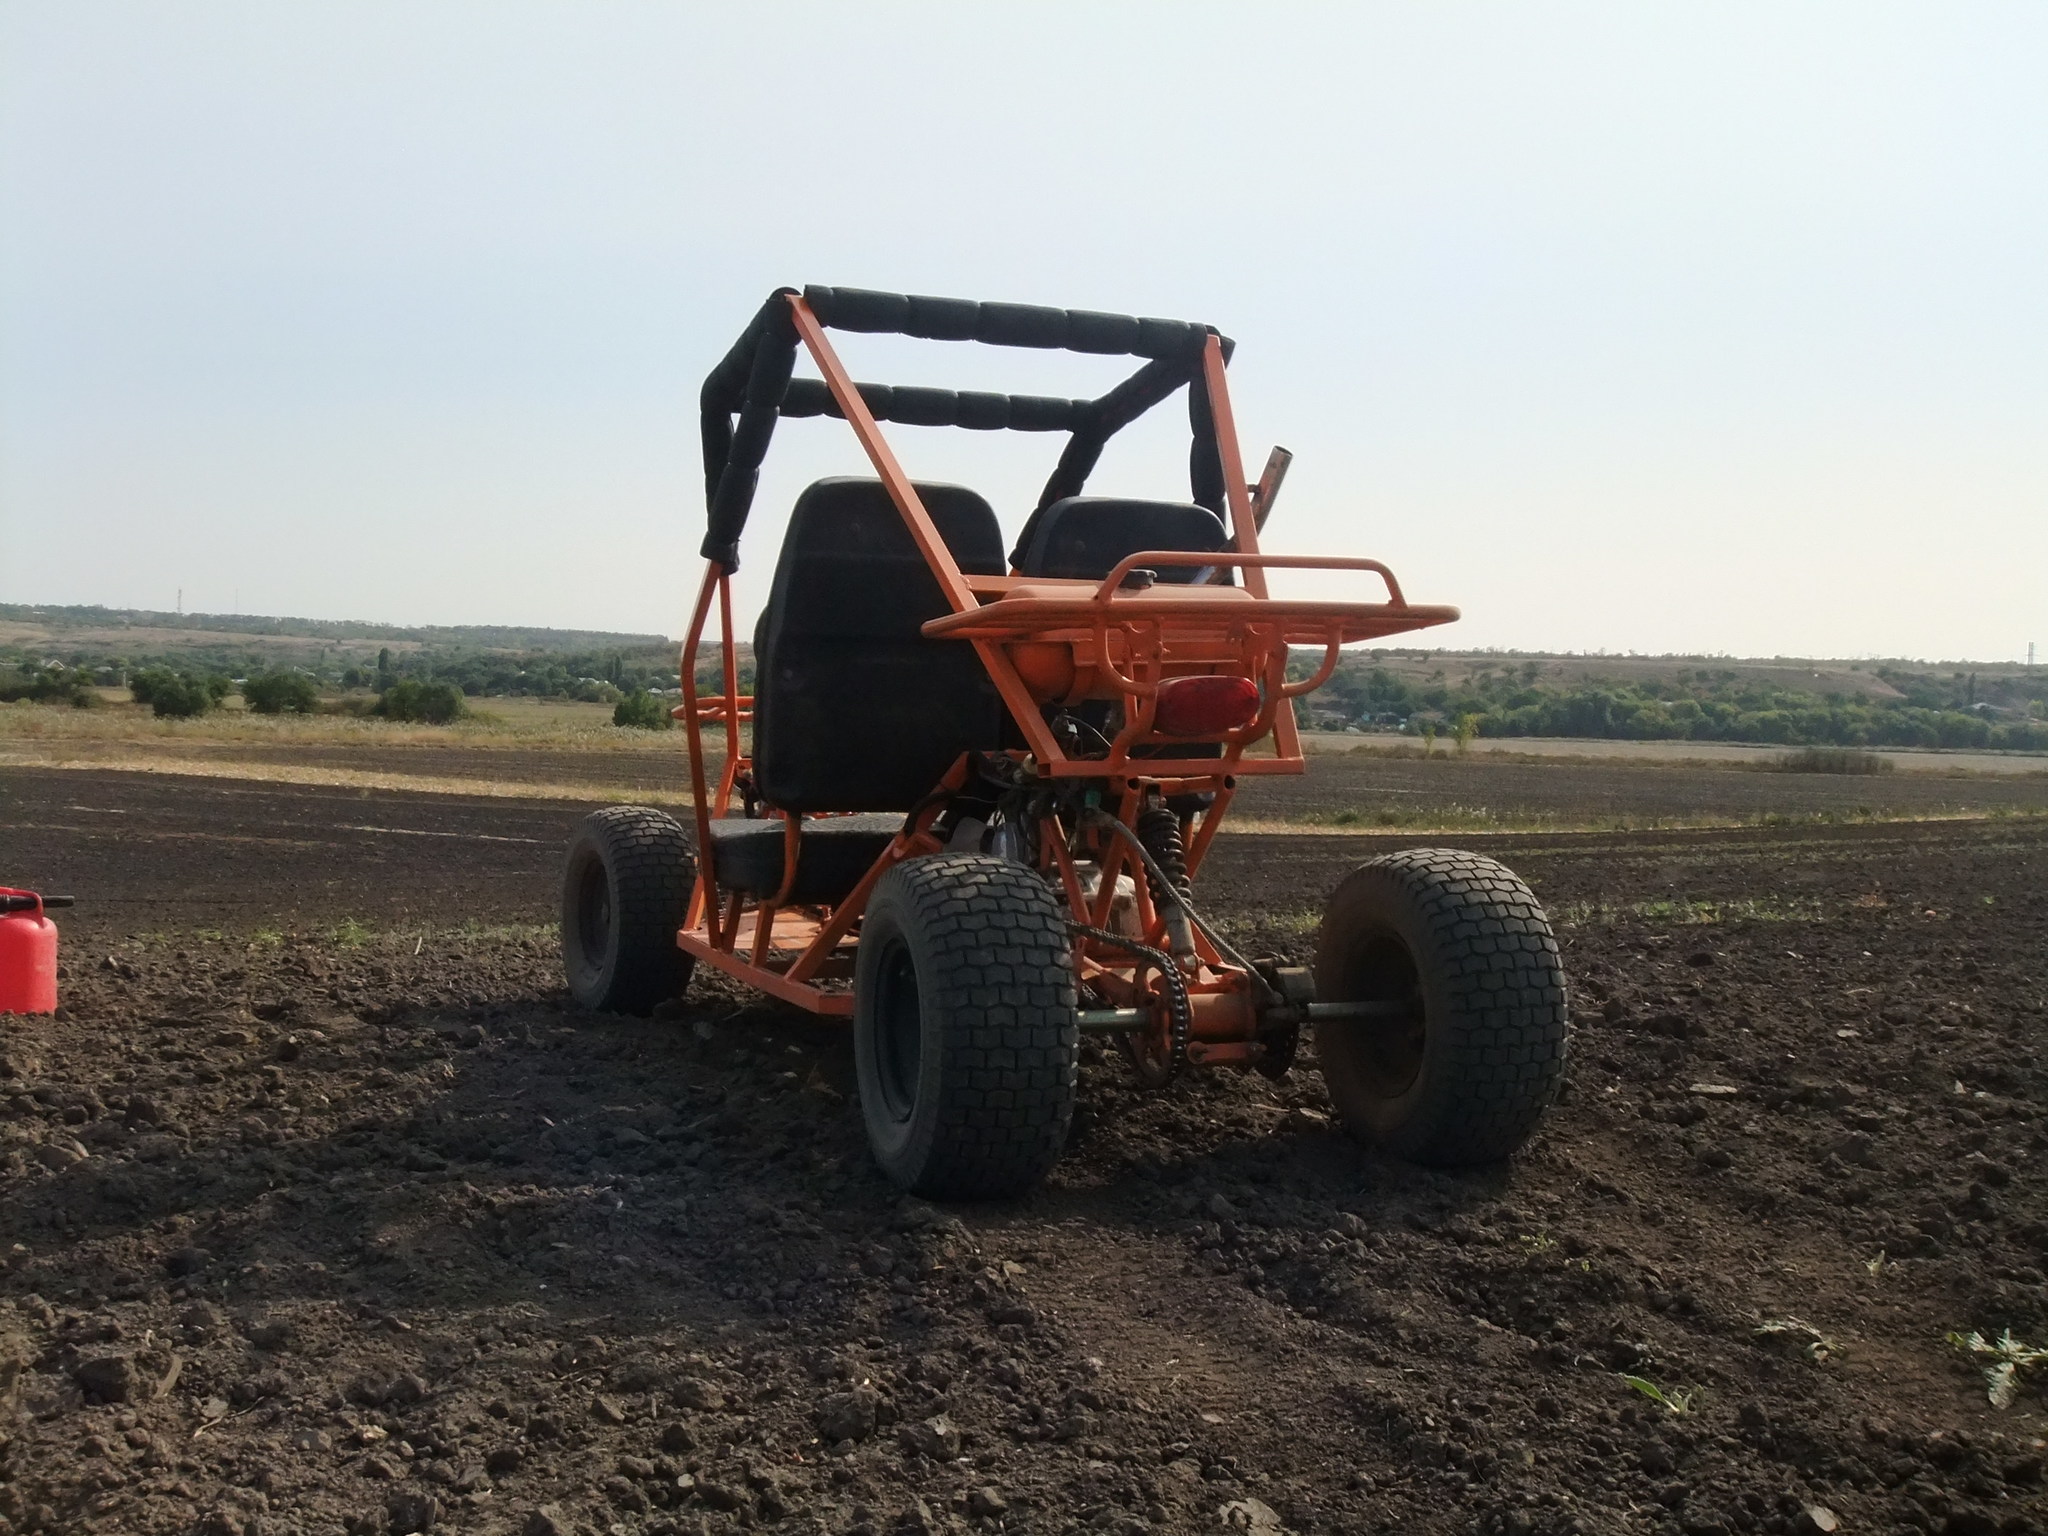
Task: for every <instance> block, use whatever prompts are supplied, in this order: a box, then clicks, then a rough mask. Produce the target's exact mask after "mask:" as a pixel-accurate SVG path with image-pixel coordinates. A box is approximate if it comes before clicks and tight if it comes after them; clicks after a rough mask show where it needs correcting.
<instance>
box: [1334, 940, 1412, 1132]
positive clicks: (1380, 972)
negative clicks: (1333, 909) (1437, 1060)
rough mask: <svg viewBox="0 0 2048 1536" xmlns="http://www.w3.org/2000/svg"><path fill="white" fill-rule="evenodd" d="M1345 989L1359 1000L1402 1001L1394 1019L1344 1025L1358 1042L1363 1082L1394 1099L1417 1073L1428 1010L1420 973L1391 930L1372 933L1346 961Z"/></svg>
mask: <svg viewBox="0 0 2048 1536" xmlns="http://www.w3.org/2000/svg"><path fill="white" fill-rule="evenodd" d="M1346 972H1347V976H1346V980H1347V981H1349V983H1350V985H1349V986H1347V987H1346V988H1345V989H1344V990H1345V993H1346V994H1347V997H1348V1000H1350V1001H1352V1002H1360V1003H1405V1004H1407V1005H1408V1006H1407V1012H1406V1013H1405V1014H1403V1015H1402V1016H1401V1017H1399V1018H1396V1019H1376V1020H1373V1021H1371V1022H1364V1021H1359V1022H1354V1023H1351V1024H1348V1025H1346V1026H1345V1030H1346V1032H1347V1033H1348V1034H1350V1035H1351V1037H1352V1038H1353V1039H1354V1040H1356V1041H1357V1042H1358V1044H1359V1045H1360V1046H1361V1047H1362V1049H1361V1050H1360V1051H1359V1066H1360V1067H1361V1068H1362V1069H1363V1071H1362V1076H1363V1077H1364V1080H1365V1086H1366V1088H1367V1089H1368V1090H1369V1091H1370V1092H1372V1093H1373V1094H1375V1095H1376V1096H1378V1097H1380V1098H1383V1099H1398V1098H1399V1097H1401V1095H1402V1094H1404V1093H1406V1092H1407V1091H1408V1090H1409V1089H1410V1088H1413V1087H1414V1086H1415V1080H1416V1079H1417V1078H1418V1077H1420V1076H1421V1075H1422V1058H1423V1052H1424V1049H1425V1047H1426V1045H1427V1041H1428V1016H1427V1011H1426V1009H1425V1007H1424V1005H1423V999H1422V977H1421V973H1420V972H1419V971H1418V970H1417V968H1416V964H1415V957H1414V956H1413V955H1412V954H1410V953H1409V952H1408V946H1407V945H1406V944H1403V943H1402V942H1401V941H1400V940H1399V939H1397V938H1394V937H1393V936H1392V935H1382V936H1381V937H1378V938H1375V939H1372V940H1370V941H1368V942H1367V943H1366V944H1364V945H1362V946H1361V947H1360V949H1359V952H1358V955H1357V958H1356V959H1355V960H1354V961H1353V962H1352V963H1351V965H1349V966H1348V967H1346Z"/></svg>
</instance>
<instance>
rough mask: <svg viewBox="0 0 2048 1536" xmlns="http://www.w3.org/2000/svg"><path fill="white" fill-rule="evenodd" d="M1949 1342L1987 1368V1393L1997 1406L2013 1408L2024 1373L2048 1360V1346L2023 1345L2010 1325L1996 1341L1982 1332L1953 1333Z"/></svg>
mask: <svg viewBox="0 0 2048 1536" xmlns="http://www.w3.org/2000/svg"><path fill="white" fill-rule="evenodd" d="M1948 1342H1949V1343H1950V1345H1951V1346H1953V1347H1954V1348H1956V1349H1958V1350H1960V1351H1962V1353H1964V1354H1965V1355H1968V1356H1969V1357H1970V1358H1971V1359H1972V1360H1974V1361H1975V1362H1977V1364H1978V1365H1979V1366H1980V1367H1981V1368H1982V1369H1983V1372H1984V1389H1985V1395H1986V1396H1987V1397H1988V1398H1990V1400H1991V1406H1992V1407H1994V1408H2010V1407H2011V1406H2012V1404H2013V1399H2014V1398H2016V1397H2018V1396H2019V1392H2020V1373H2021V1372H2022V1371H2025V1370H2028V1369H2029V1368H2031V1367H2033V1366H2036V1365H2039V1364H2041V1363H2042V1362H2043V1361H2048V1349H2036V1348H2034V1347H2033V1346H2032V1345H2031V1344H2022V1343H2021V1342H2020V1341H2019V1340H2018V1339H2016V1338H2014V1337H2013V1336H2012V1330H2011V1329H2010V1328H2008V1329H2006V1331H2005V1332H2003V1333H2001V1334H2000V1335H1999V1336H1998V1342H1997V1343H1996V1344H1989V1343H1986V1342H1985V1339H1984V1335H1983V1334H1981V1333H1952V1334H1950V1335H1949V1336H1948Z"/></svg>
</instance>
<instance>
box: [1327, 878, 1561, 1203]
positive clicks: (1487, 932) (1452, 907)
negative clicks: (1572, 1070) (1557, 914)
mask: <svg viewBox="0 0 2048 1536" xmlns="http://www.w3.org/2000/svg"><path fill="white" fill-rule="evenodd" d="M1355 880H1373V881H1385V882H1389V883H1390V884H1392V885H1393V886H1395V887H1396V888H1397V889H1398V890H1399V892H1400V893H1401V897H1402V898H1403V899H1405V900H1406V902H1408V903H1409V904H1410V907H1411V910H1412V911H1413V912H1414V913H1415V914H1416V916H1417V917H1418V918H1419V919H1420V921H1421V924H1422V927H1423V930H1424V933H1425V935H1426V939H1425V945H1426V948H1425V952H1424V953H1422V954H1419V955H1417V956H1416V961H1417V963H1418V965H1421V966H1423V967H1432V966H1433V967H1435V968H1436V975H1437V981H1438V985H1439V987H1440V989H1441V995H1442V996H1443V998H1444V999H1445V1000H1446V1001H1447V1002H1448V1005H1449V1006H1448V1007H1447V1008H1446V1009H1444V1010H1443V1014H1444V1016H1443V1017H1442V1018H1441V1019H1439V1020H1433V1021H1432V1028H1434V1029H1436V1030H1439V1031H1440V1033H1439V1035H1438V1040H1437V1042H1436V1049H1437V1052H1438V1055H1437V1067H1436V1081H1435V1082H1434V1084H1433V1085H1432V1092H1431V1095H1430V1097H1431V1100H1432V1102H1431V1103H1430V1104H1429V1105H1428V1106H1427V1107H1426V1108H1425V1109H1424V1110H1423V1111H1422V1112H1421V1113H1420V1114H1419V1115H1418V1116H1417V1120H1416V1123H1414V1124H1413V1125H1412V1126H1411V1127H1409V1128H1408V1129H1410V1130H1411V1131H1412V1132H1413V1134H1412V1135H1410V1136H1404V1137H1403V1138H1402V1141H1403V1142H1404V1143H1405V1144H1403V1145H1399V1146H1396V1147H1393V1148H1390V1150H1395V1151H1398V1152H1399V1153H1400V1154H1401V1155H1403V1156H1406V1157H1410V1158H1412V1159H1414V1160H1415V1161H1417V1162H1421V1163H1426V1164H1430V1165H1433V1166H1437V1167H1463V1166H1470V1165H1474V1164H1481V1163H1490V1162H1498V1161H1500V1160H1502V1159H1504V1158H1506V1157H1508V1156H1509V1155H1510V1154H1512V1153H1513V1152H1515V1151H1516V1150H1517V1149H1518V1148H1520V1147H1521V1146H1522V1144H1523V1143H1524V1142H1526V1141H1527V1140H1528V1139H1529V1137H1530V1136H1531V1135H1532V1134H1533V1133H1534V1131H1535V1129H1536V1125H1537V1122H1538V1121H1540V1120H1541V1119H1542V1117H1543V1114H1544V1111H1545V1110H1547V1109H1548V1108H1549V1107H1550V1105H1551V1104H1552V1103H1553V1102H1555V1101H1556V1099H1557V1096H1558V1092H1559V1089H1560V1088H1561V1086H1562V1084H1563V1081H1564V1071H1565V1064H1566V1060H1567V1057H1568V1054H1569V1049H1570V1034H1571V1029H1570V1013H1569V1006H1568V1000H1567V995H1566V987H1565V976H1564V963H1563V959H1562V957H1561V956H1560V954H1559V951H1558V947H1557V939H1556V936H1555V935H1554V934H1553V933H1552V931H1551V927H1550V920H1549V918H1548V916H1547V915H1546V914H1545V913H1544V910H1543V905H1542V903H1541V902H1539V901H1538V900H1537V899H1536V894H1535V892H1533V891H1531V890H1530V889H1529V887H1528V885H1527V884H1526V883H1525V882H1524V881H1523V880H1522V879H1521V877H1520V876H1518V875H1516V874H1515V873H1514V872H1513V871H1512V870H1510V869H1508V868H1507V867H1506V866H1505V865H1503V864H1500V863H1499V862H1497V861H1496V860H1493V859H1490V858H1487V857H1485V856H1484V855H1482V854H1476V853H1468V852H1465V851H1463V850H1460V849H1455V848H1412V849H1405V850H1403V851H1401V852H1398V853H1391V854H1386V855H1384V856H1382V857H1380V858H1377V859H1373V860H1370V861H1369V862H1367V863H1366V864H1364V865H1361V866H1360V867H1359V868H1358V869H1357V870H1355V871H1354V872H1353V873H1352V875H1351V876H1350V877H1349V879H1348V880H1347V881H1346V884H1347V885H1348V884H1349V883H1350V882H1351V881H1355ZM1333 905H1334V903H1333ZM1329 937H1330V936H1329V934H1328V932H1327V928H1326V931H1325V935H1324V941H1325V942H1327V941H1328V939H1329Z"/></svg>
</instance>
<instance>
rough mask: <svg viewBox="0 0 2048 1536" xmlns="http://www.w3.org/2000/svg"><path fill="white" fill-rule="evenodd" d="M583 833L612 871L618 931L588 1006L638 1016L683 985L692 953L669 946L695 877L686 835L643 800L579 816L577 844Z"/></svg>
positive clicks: (678, 992)
mask: <svg viewBox="0 0 2048 1536" xmlns="http://www.w3.org/2000/svg"><path fill="white" fill-rule="evenodd" d="M584 838H588V839H590V840H591V841H592V842H594V843H595V844H596V846H597V849H598V851H599V854H600V856H601V857H602V858H603V860H604V862H605V865H606V867H607V868H608V869H609V870H610V871H611V875H612V890H613V903H614V905H613V919H612V920H613V924H614V926H615V928H616V930H617V941H616V942H617V947H618V953H617V958H616V959H615V960H614V962H613V964H612V969H611V975H610V977H609V978H608V979H607V982H606V985H605V988H604V996H603V998H602V1000H601V1001H599V1002H598V1003H596V1004H594V1006H596V1007H598V1008H600V1009H601V1010H603V1011H605V1012H611V1013H630V1014H645V1013H647V1012H649V1011H650V1010H651V1009H653V1008H654V1006H655V1005H656V1004H658V1003H662V1002H666V1001H667V1000H668V999H670V998H672V997H679V996H681V995H682V992H683V989H684V988H685V987H687V986H688V985H689V982H690V972H691V970H692V969H693V967H692V964H691V957H690V956H689V955H688V954H687V953H686V952H685V951H683V950H682V949H680V948H679V947H678V946H677V944H676V932H677V930H678V929H680V928H681V927H682V923H683V915H684V912H685V911H686V909H687V907H688V905H689V900H690V890H691V888H692V886H694V885H695V884H696V879H697V869H696V862H695V860H694V859H693V858H692V856H691V851H690V841H689V838H688V837H687V836H686V835H685V834H684V832H683V829H682V827H681V826H680V825H679V824H678V823H677V822H676V819H675V818H674V817H673V816H670V815H669V814H668V813H667V812H666V811H658V810H654V809H652V808H651V807H648V806H643V805H612V806H606V807H605V808H604V809H603V810H601V811H593V812H592V813H591V814H590V815H589V816H587V817H585V818H584V821H583V826H582V829H581V831H580V833H579V835H578V840H577V841H578V843H581V842H582V840H583V839H584ZM571 857H572V860H573V857H574V855H573V853H572V855H571ZM565 922H566V916H565Z"/></svg>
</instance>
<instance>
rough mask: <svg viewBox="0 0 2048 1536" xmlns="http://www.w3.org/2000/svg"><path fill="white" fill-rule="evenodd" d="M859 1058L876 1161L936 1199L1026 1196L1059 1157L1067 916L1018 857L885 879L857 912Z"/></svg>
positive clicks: (1076, 1050)
mask: <svg viewBox="0 0 2048 1536" xmlns="http://www.w3.org/2000/svg"><path fill="white" fill-rule="evenodd" d="M853 1026H854V1027H853V1051H854V1065H855V1069H856V1072H857V1075H858V1077H859V1081H860V1103H861V1116H862V1118H863V1119H864V1120H865V1121H866V1122H867V1131H868V1143H869V1145H870V1146H871V1147H873V1148H874V1153H875V1161H876V1162H878V1163H880V1164H881V1166H882V1171H883V1172H884V1173H886V1174H888V1176H889V1177H890V1178H891V1179H892V1180H894V1181H895V1182H896V1183H897V1184H898V1185H900V1186H902V1187H903V1188H905V1189H908V1190H910V1191H912V1192H913V1193H915V1194H919V1195H924V1196H928V1197H932V1198H937V1199H963V1198H964V1199H972V1198H977V1197H979V1198H990V1197H996V1196H1003V1195H1014V1194H1018V1193H1020V1192H1022V1191H1024V1190H1026V1189H1029V1188H1030V1187H1031V1186H1032V1185H1034V1184H1036V1183H1038V1181H1039V1180H1041V1179H1043V1178H1044V1177H1045V1175H1046V1173H1047V1172H1048V1171H1049V1170H1050V1169H1051V1168H1052V1165H1053V1164H1054V1162H1056V1161H1057V1160H1058V1158H1059V1154H1060V1148H1061V1146H1062V1145H1063V1144H1064V1143H1065V1141H1066V1138H1067V1127H1068V1124H1069V1122H1071V1120H1072V1119H1073V1114H1074V1096H1075V1090H1076V1082H1077V1077H1078V1073H1079V1070H1080V1031H1079V1024H1078V1020H1077V1019H1076V1016H1075V998H1074V970H1073V959H1072V955H1071V953H1070V950H1069V947H1068V941H1067V927H1066V913H1065V912H1064V910H1063V909H1062V908H1061V906H1060V903H1059V900H1058V898H1057V897H1055V896H1054V894H1053V892H1052V889H1051V888H1050V887H1049V886H1047V885H1046V883H1045V882H1044V881H1043V880H1041V879H1039V878H1038V876H1037V875H1035V874H1033V873H1032V872H1031V871H1030V870H1028V869H1026V868H1024V867H1022V866H1021V865H1018V864H1015V863H1012V862H1011V861H1009V860H1007V859H999V858H992V857H990V856H988V855H986V854H978V853H942V854H935V855H933V856H931V857H928V858H918V859H906V860H905V861H904V862H903V863H901V864H898V865H897V866H896V867H895V868H894V869H892V870H890V871H889V872H888V873H887V874H886V875H884V876H883V877H882V878H881V880H880V881H879V882H878V883H877V884H876V886H875V892H874V895H873V896H872V897H871V898H870V899H869V901H868V905H867V911H866V914H865V915H864V916H863V918H862V919H861V930H860V948H859V952H858V959H857V962H856V973H855V980H854V1015H853Z"/></svg>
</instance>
